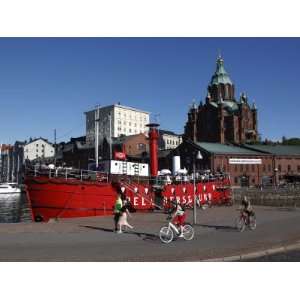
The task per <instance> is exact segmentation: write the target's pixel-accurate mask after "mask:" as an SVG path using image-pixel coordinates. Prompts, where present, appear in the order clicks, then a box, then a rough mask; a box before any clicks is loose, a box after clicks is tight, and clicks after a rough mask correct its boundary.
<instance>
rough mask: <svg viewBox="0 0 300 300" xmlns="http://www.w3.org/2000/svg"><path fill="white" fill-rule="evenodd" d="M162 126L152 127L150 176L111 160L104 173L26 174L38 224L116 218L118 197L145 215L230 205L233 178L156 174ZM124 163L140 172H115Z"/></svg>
mask: <svg viewBox="0 0 300 300" xmlns="http://www.w3.org/2000/svg"><path fill="white" fill-rule="evenodd" d="M157 126H158V125H157V124H149V127H150V130H149V146H150V175H151V176H150V177H148V176H143V175H148V165H147V164H136V163H129V162H124V161H119V162H118V161H108V162H106V165H107V164H108V165H109V172H103V170H99V169H101V168H98V169H97V171H83V170H74V169H48V170H37V169H34V170H31V171H29V172H27V174H26V177H25V184H26V187H27V188H26V190H27V197H28V200H29V202H30V205H31V208H32V216H33V220H34V221H48V220H49V219H51V218H72V217H88V216H103V215H111V214H112V213H113V209H114V204H115V200H116V197H117V194H118V193H121V194H123V196H124V197H126V198H127V199H128V200H129V201H130V203H131V204H132V206H133V207H134V209H136V210H137V211H145V212H146V211H153V210H154V209H156V208H158V209H167V208H168V205H169V203H170V201H171V200H175V199H176V200H179V201H180V202H181V203H184V204H189V205H190V206H193V205H194V203H197V205H199V206H201V207H206V206H209V205H217V204H231V189H230V180H229V176H226V175H224V174H223V175H220V176H218V177H212V176H210V177H208V178H203V177H202V178H201V179H200V178H199V179H198V180H196V179H195V180H193V182H189V181H188V180H185V181H177V182H173V183H172V182H171V181H169V180H164V179H165V177H164V176H157V175H158V159H157V140H158V136H159V134H158V130H157ZM124 164H133V166H134V168H135V169H140V171H138V172H137V174H134V173H132V174H131V175H126V174H116V173H118V172H114V171H113V170H112V169H113V167H114V166H118V165H124ZM104 165H105V163H104V164H103V166H104ZM100 167H101V164H100ZM143 168H144V169H143ZM119 173H120V172H119ZM146 173H147V174H146ZM127 174H128V172H127ZM136 175H138V176H136ZM166 177H168V176H166ZM182 179H183V178H182Z"/></svg>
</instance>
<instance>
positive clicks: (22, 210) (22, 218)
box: [0, 193, 31, 223]
mask: <svg viewBox="0 0 300 300" xmlns="http://www.w3.org/2000/svg"><path fill="white" fill-rule="evenodd" d="M20 222H27V223H28V222H31V210H30V207H29V205H28V201H27V198H26V193H21V194H3V195H0V223H20Z"/></svg>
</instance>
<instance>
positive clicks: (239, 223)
mask: <svg viewBox="0 0 300 300" xmlns="http://www.w3.org/2000/svg"><path fill="white" fill-rule="evenodd" d="M236 228H237V230H238V231H240V232H242V231H244V230H245V220H244V218H242V217H240V218H237V220H236Z"/></svg>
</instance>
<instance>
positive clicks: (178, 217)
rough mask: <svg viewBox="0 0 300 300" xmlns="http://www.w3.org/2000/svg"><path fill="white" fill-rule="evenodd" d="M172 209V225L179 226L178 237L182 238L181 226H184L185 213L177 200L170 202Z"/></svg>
mask: <svg viewBox="0 0 300 300" xmlns="http://www.w3.org/2000/svg"><path fill="white" fill-rule="evenodd" d="M171 204H172V205H173V208H172V210H171V212H170V214H171V219H172V223H173V224H175V225H177V226H179V230H180V235H179V237H183V225H184V224H185V219H186V212H185V207H184V205H182V204H180V201H179V200H176V201H171Z"/></svg>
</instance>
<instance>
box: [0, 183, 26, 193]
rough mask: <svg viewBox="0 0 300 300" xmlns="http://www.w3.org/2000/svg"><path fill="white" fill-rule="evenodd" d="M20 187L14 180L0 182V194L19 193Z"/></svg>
mask: <svg viewBox="0 0 300 300" xmlns="http://www.w3.org/2000/svg"><path fill="white" fill-rule="evenodd" d="M21 192H22V189H21V188H20V186H19V185H18V184H17V183H15V182H5V183H0V195H3V194H20V193H21Z"/></svg>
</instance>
